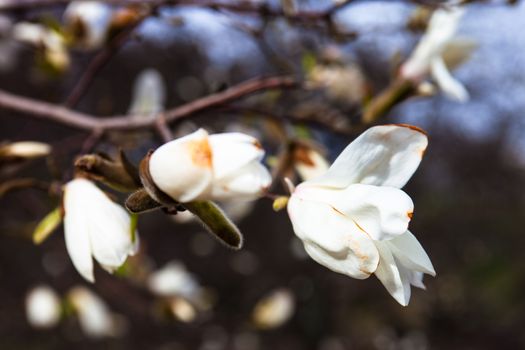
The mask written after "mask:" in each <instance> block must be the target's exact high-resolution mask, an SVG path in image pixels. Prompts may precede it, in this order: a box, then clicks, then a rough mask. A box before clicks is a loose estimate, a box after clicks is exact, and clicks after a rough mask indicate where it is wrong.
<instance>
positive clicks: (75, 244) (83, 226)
mask: <svg viewBox="0 0 525 350" xmlns="http://www.w3.org/2000/svg"><path fill="white" fill-rule="evenodd" d="M64 212H65V214H64V235H65V239H66V248H67V251H68V253H69V256H70V257H71V260H72V261H73V265H74V266H75V268H76V269H77V271H78V272H79V273H80V274H81V275H82V277H84V278H85V279H86V280H88V281H90V282H94V280H95V279H94V275H93V258H95V260H97V261H98V262H99V263H100V265H101V266H102V267H103V268H104V269H105V270H106V271H108V272H113V271H114V270H115V269H117V268H118V267H120V266H121V265H122V264H123V263H124V261H125V260H126V258H127V257H128V255H133V254H135V253H136V251H137V249H138V234H137V232H133V231H132V227H131V220H130V217H129V214H128V212H127V211H126V210H125V209H124V208H123V207H121V206H120V205H118V204H116V203H114V202H113V201H112V200H111V199H109V197H108V196H107V195H106V194H105V193H104V192H102V190H100V189H99V188H98V187H97V186H95V185H94V184H93V183H92V182H91V181H89V180H86V179H82V178H77V179H74V180H72V181H70V182H68V183H67V184H66V185H65V186H64Z"/></svg>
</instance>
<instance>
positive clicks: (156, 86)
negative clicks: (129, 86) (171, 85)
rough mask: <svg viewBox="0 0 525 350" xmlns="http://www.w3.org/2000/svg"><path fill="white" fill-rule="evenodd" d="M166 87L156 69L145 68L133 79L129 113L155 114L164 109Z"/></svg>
mask: <svg viewBox="0 0 525 350" xmlns="http://www.w3.org/2000/svg"><path fill="white" fill-rule="evenodd" d="M165 102H166V87H165V85H164V80H163V79H162V75H160V73H159V72H158V71H157V70H156V69H152V68H150V69H145V70H143V71H142V72H140V74H139V75H138V76H137V78H136V79H135V84H134V85H133V96H132V98H131V106H130V108H129V113H130V114H155V113H158V112H160V111H162V110H163V109H164V105H165Z"/></svg>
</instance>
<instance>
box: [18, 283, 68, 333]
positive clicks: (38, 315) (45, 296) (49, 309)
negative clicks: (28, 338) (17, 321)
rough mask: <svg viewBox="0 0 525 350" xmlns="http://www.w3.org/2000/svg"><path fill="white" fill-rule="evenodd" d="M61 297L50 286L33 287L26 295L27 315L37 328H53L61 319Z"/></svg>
mask: <svg viewBox="0 0 525 350" xmlns="http://www.w3.org/2000/svg"><path fill="white" fill-rule="evenodd" d="M60 313H61V307H60V298H59V297H58V295H57V293H55V291H54V290H53V289H51V288H50V287H48V286H44V285H42V286H38V287H35V288H33V289H32V290H31V291H30V292H29V293H28V294H27V296H26V317H27V320H28V321H29V323H30V324H31V325H32V326H33V327H36V328H51V327H53V326H55V325H56V324H57V323H58V321H59V320H60Z"/></svg>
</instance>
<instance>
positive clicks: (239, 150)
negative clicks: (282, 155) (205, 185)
mask: <svg viewBox="0 0 525 350" xmlns="http://www.w3.org/2000/svg"><path fill="white" fill-rule="evenodd" d="M210 145H211V149H212V152H213V174H214V177H215V179H217V180H220V179H222V178H224V177H227V176H230V175H232V174H234V173H235V172H237V171H238V170H240V169H242V168H244V167H245V166H246V165H248V164H249V163H252V162H254V161H260V160H261V159H262V158H263V156H264V150H263V149H262V147H261V145H260V144H259V141H257V139H255V138H253V137H251V136H249V135H246V134H241V133H236V132H232V133H223V134H216V135H211V136H210Z"/></svg>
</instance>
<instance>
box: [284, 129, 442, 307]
mask: <svg viewBox="0 0 525 350" xmlns="http://www.w3.org/2000/svg"><path fill="white" fill-rule="evenodd" d="M426 147H427V137H426V135H425V134H424V133H423V132H422V131H421V130H419V129H417V128H415V127H411V126H406V125H386V126H377V127H373V128H370V129H369V130H367V131H366V132H364V133H363V134H362V135H361V136H359V137H358V138H357V139H356V140H355V141H354V142H352V143H351V144H350V145H348V146H347V147H346V149H345V150H344V151H343V152H342V153H341V154H340V155H339V157H338V158H337V159H336V160H335V162H334V163H333V164H332V166H331V167H330V168H329V169H328V171H327V172H326V173H325V174H324V175H322V176H320V177H318V178H315V179H312V180H309V181H305V182H303V183H301V184H300V185H299V186H297V188H295V190H293V193H292V195H291V198H290V200H289V202H288V214H289V216H290V219H291V221H292V224H293V228H294V231H295V234H296V235H297V236H298V237H299V238H300V239H301V240H302V241H303V244H304V247H305V250H306V252H307V253H308V255H310V257H312V258H313V259H314V260H315V261H317V262H318V263H320V264H322V265H324V266H326V267H328V268H329V269H331V270H333V271H335V272H339V273H342V274H345V275H348V276H350V277H354V278H357V279H365V278H368V277H369V276H370V275H371V274H375V275H376V276H377V278H378V279H379V280H380V281H381V282H382V283H383V285H384V286H385V287H386V289H387V290H388V292H389V293H390V294H391V295H392V296H393V297H394V298H395V299H396V300H397V301H398V302H399V303H400V304H402V305H407V304H408V301H409V298H410V285H414V286H416V287H420V288H422V287H424V286H423V284H422V274H423V273H427V274H430V275H435V272H434V268H433V267H432V263H431V262H430V259H429V258H428V256H427V254H426V253H425V251H424V250H423V248H422V247H421V245H420V244H419V242H418V241H417V240H416V238H415V237H414V236H413V235H412V233H410V232H409V231H408V223H409V221H410V219H411V218H412V213H413V209H414V206H413V203H412V200H411V199H410V197H409V196H408V195H407V194H406V193H405V192H403V191H402V190H400V188H401V187H403V186H404V185H405V183H406V182H407V181H408V180H409V179H410V177H411V176H412V174H413V173H414V171H415V170H416V169H417V167H418V165H419V163H420V161H421V158H422V156H423V153H424V151H425V149H426Z"/></svg>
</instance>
